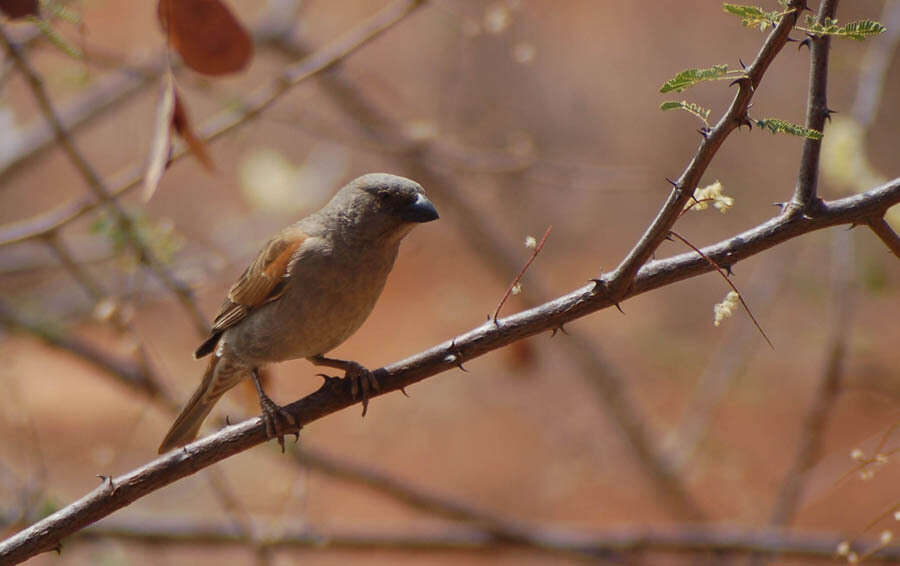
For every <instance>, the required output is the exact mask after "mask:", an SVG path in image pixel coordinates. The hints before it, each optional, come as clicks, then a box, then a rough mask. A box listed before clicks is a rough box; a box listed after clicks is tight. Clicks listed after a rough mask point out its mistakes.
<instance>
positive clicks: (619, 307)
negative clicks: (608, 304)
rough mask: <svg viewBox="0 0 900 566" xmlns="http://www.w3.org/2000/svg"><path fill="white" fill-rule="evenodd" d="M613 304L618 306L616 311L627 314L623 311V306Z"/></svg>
mask: <svg viewBox="0 0 900 566" xmlns="http://www.w3.org/2000/svg"><path fill="white" fill-rule="evenodd" d="M613 304H614V305H616V310H618V311H619V312H620V313H622V314H625V311H623V310H622V305H620V304H619V303H613Z"/></svg>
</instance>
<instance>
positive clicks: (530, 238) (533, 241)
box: [525, 236, 537, 250]
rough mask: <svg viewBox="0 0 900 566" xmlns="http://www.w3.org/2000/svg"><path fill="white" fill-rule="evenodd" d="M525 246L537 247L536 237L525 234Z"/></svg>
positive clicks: (531, 248) (529, 247)
mask: <svg viewBox="0 0 900 566" xmlns="http://www.w3.org/2000/svg"><path fill="white" fill-rule="evenodd" d="M525 247H526V248H528V249H530V250H533V249H535V248H536V247H537V239H535V237H534V236H527V237H526V238H525Z"/></svg>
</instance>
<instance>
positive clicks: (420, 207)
mask: <svg viewBox="0 0 900 566" xmlns="http://www.w3.org/2000/svg"><path fill="white" fill-rule="evenodd" d="M402 217H403V220H406V221H407V222H431V221H432V220H437V219H438V218H440V216H438V211H437V209H436V208H435V207H434V203H432V202H431V201H430V200H428V197H426V196H425V195H423V194H419V195H417V196H416V200H415V202H413V203H412V204H411V205H409V206H407V207H406V208H405V209H404V210H403V214H402Z"/></svg>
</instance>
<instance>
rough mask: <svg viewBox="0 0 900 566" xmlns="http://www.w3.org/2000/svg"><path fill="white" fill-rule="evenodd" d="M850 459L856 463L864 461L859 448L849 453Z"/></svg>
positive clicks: (863, 454) (863, 455) (862, 453)
mask: <svg viewBox="0 0 900 566" xmlns="http://www.w3.org/2000/svg"><path fill="white" fill-rule="evenodd" d="M850 457H851V458H853V459H854V460H856V461H857V462H862V461H863V460H865V459H866V455H865V453H864V452H863V451H862V450H861V449H859V448H854V449H853V450H852V451H851V452H850Z"/></svg>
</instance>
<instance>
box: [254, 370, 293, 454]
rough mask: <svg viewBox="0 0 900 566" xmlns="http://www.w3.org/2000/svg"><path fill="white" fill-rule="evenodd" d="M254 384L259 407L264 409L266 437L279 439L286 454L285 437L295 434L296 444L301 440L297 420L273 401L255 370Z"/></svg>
mask: <svg viewBox="0 0 900 566" xmlns="http://www.w3.org/2000/svg"><path fill="white" fill-rule="evenodd" d="M253 384H254V385H255V386H256V393H257V395H259V406H260V408H261V409H262V419H263V422H264V423H265V425H266V437H267V438H273V437H275V438H277V439H278V445H279V446H281V452H282V454H283V453H284V435H285V434H293V435H294V442H297V441H298V440H300V427H299V426H297V419H295V418H294V415H292V414H291V413H290V411H288V410H287V409H285V408H284V407H282V406H281V405H279V404H278V403H276V402H275V401H273V400H272V399H271V398H270V397H269V396H268V395H266V392H265V391H263V388H262V383H261V382H260V379H259V372H258V371H257V370H253Z"/></svg>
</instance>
